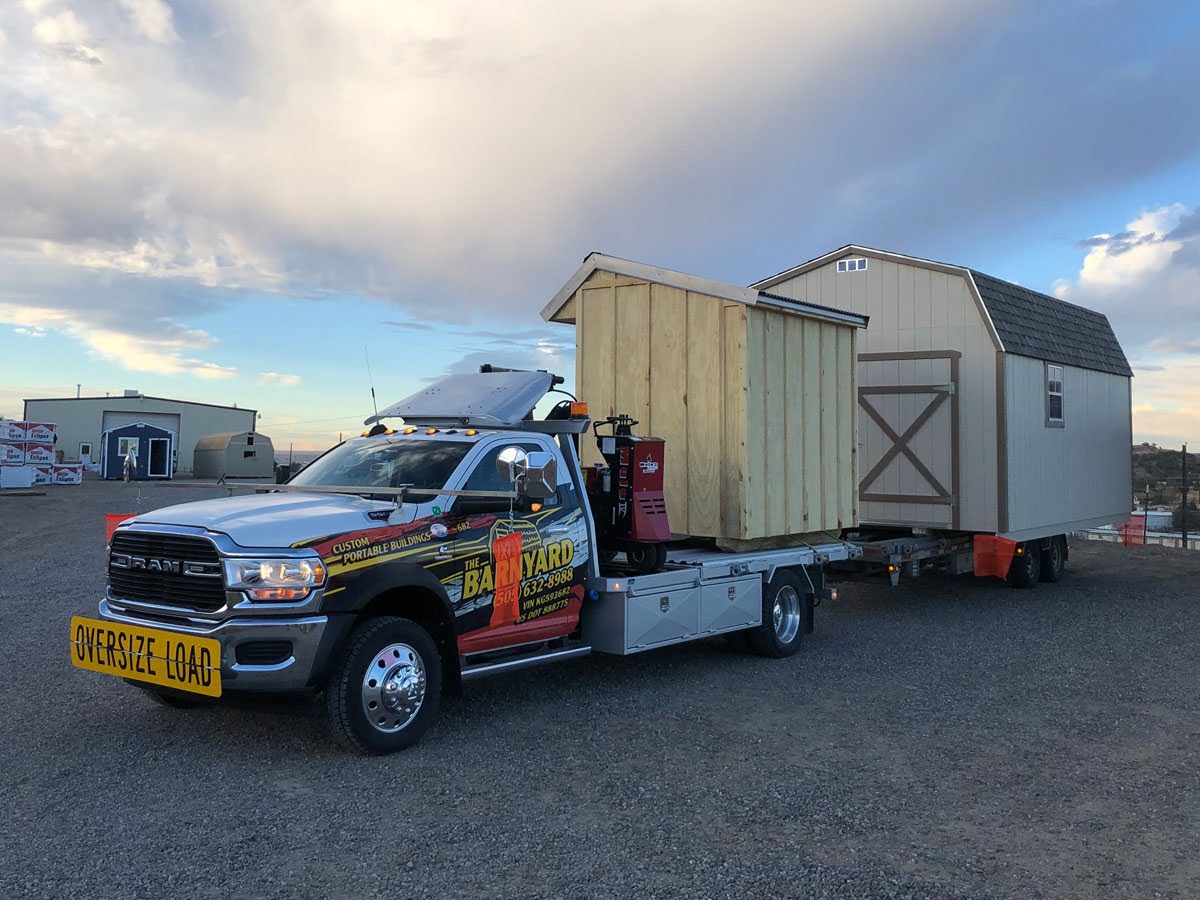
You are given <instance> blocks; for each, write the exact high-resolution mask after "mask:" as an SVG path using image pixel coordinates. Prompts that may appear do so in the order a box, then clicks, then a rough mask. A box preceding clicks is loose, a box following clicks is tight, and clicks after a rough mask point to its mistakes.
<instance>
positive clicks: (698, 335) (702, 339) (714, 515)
mask: <svg viewBox="0 0 1200 900" xmlns="http://www.w3.org/2000/svg"><path fill="white" fill-rule="evenodd" d="M687 321H688V325H687V330H688V346H687V432H688V481H687V485H688V487H687V492H688V502H689V508H688V526H689V530H690V531H691V532H692V533H694V534H707V535H712V534H718V533H719V532H720V528H721V509H720V504H721V496H722V491H721V477H722V471H723V470H722V460H721V452H722V442H721V440H720V439H719V435H720V434H721V430H722V429H723V428H724V416H723V410H724V398H725V388H724V385H723V383H722V360H723V354H722V349H723V344H722V333H721V331H722V329H721V304H720V303H719V302H718V301H715V300H713V299H712V298H711V297H704V296H701V295H698V294H693V293H689V294H688V297H687Z"/></svg>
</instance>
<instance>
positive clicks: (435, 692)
mask: <svg viewBox="0 0 1200 900" xmlns="http://www.w3.org/2000/svg"><path fill="white" fill-rule="evenodd" d="M441 693H442V660H441V657H440V656H439V655H438V650H437V645H436V644H434V642H433V638H431V637H430V636H429V632H427V631H426V630H425V629H424V628H422V627H421V626H420V625H418V624H417V623H416V622H412V621H410V620H408V619H400V618H397V617H395V616H380V617H378V618H373V619H367V620H366V621H365V622H362V623H360V624H359V625H358V626H357V627H356V628H355V629H354V631H352V632H351V633H350V637H349V638H348V639H347V641H346V646H345V647H344V648H343V649H342V652H341V654H340V655H339V657H338V659H337V661H336V662H335V663H334V667H333V676H332V677H331V678H330V680H329V684H328V686H327V687H326V690H325V711H326V713H327V715H328V718H329V726H330V729H331V730H332V732H333V735H334V737H335V738H337V739H338V740H339V741H340V742H341V743H342V744H343V745H345V746H346V747H348V748H349V749H351V750H357V751H358V752H359V753H366V754H371V755H378V754H382V753H394V752H396V751H397V750H403V749H404V748H405V747H411V746H412V745H413V744H415V743H416V742H417V741H418V740H420V738H421V735H423V734H424V733H425V731H426V729H428V728H429V726H430V725H431V724H432V722H433V719H434V717H435V716H436V715H437V709H438V703H439V701H440V700H441Z"/></svg>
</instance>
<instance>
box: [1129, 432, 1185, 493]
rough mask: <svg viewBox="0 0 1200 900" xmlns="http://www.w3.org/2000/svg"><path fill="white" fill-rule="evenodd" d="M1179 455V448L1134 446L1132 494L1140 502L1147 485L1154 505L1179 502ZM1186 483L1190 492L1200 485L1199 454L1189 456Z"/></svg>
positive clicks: (1146, 445)
mask: <svg viewBox="0 0 1200 900" xmlns="http://www.w3.org/2000/svg"><path fill="white" fill-rule="evenodd" d="M1181 466H1182V454H1181V453H1180V452H1179V450H1178V449H1170V448H1166V447H1158V446H1156V445H1154V444H1135V445H1134V448H1133V493H1134V496H1136V497H1137V498H1138V499H1139V500H1140V499H1141V498H1142V497H1144V496H1145V494H1146V485H1149V486H1150V498H1151V501H1152V502H1154V503H1166V504H1168V505H1174V504H1176V503H1178V502H1179V484H1180V478H1181V477H1182V471H1181ZM1188 481H1189V482H1190V483H1191V485H1192V487H1193V489H1194V488H1195V486H1196V485H1197V484H1200V453H1188Z"/></svg>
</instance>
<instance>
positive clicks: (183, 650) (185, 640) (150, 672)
mask: <svg viewBox="0 0 1200 900" xmlns="http://www.w3.org/2000/svg"><path fill="white" fill-rule="evenodd" d="M71 662H72V663H74V664H75V665H76V666H77V667H78V668H80V669H89V670H90V671H92V672H103V673H104V674H106V675H118V676H120V677H121V678H132V679H135V680H137V681H148V682H149V683H150V684H157V685H161V686H162V687H168V688H174V689H175V690H177V691H189V692H191V693H193V694H205V695H207V696H209V697H220V696H221V645H220V643H219V642H218V641H215V640H213V639H212V638H206V637H194V636H192V635H190V634H176V633H175V632H173V631H160V630H158V629H157V628H140V627H138V626H136V625H120V624H118V623H116V622H101V621H99V620H97V619H84V618H80V617H79V616H76V617H75V618H73V619H72V620H71Z"/></svg>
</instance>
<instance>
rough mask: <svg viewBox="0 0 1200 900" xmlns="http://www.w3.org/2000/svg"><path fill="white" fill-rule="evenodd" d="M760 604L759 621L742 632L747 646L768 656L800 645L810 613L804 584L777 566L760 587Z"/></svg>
mask: <svg viewBox="0 0 1200 900" xmlns="http://www.w3.org/2000/svg"><path fill="white" fill-rule="evenodd" d="M762 604H763V613H762V624H761V625H759V626H758V627H757V628H752V629H750V630H749V631H747V632H746V640H747V642H748V643H749V644H750V649H751V650H753V651H754V652H755V653H757V654H758V655H759V656H767V657H770V658H772V659H782V658H783V657H785V656H791V655H792V654H793V653H795V652H796V651H797V650H799V649H800V641H801V640H802V639H803V637H804V634H805V632H806V631H807V630H808V622H809V616H811V615H812V606H811V604H812V597H811V596H809V594H808V591H807V585H805V584H804V583H803V582H801V581H800V579H799V578H797V577H796V576H795V575H793V574H792V573H791V572H785V571H783V570H782V569H781V570H779V571H777V572H776V573H775V577H774V578H772V579H771V580H770V582H768V583H767V584H766V585H765V586H764V587H763V599H762ZM777 605H778V606H779V609H778V610H777V609H776V606H777ZM777 612H779V614H780V615H779V616H778V617H777V616H776V613H777Z"/></svg>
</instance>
